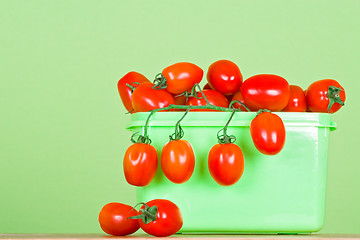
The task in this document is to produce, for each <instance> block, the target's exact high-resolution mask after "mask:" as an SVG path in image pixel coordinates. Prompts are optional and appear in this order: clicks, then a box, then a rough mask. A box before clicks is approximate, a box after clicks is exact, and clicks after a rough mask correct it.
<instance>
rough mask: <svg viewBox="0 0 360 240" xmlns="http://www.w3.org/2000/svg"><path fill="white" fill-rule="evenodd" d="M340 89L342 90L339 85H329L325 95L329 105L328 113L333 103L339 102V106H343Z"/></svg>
mask: <svg viewBox="0 0 360 240" xmlns="http://www.w3.org/2000/svg"><path fill="white" fill-rule="evenodd" d="M340 91H343V90H342V89H341V88H340V87H335V86H329V88H328V92H327V95H326V96H327V97H328V98H329V105H328V107H327V111H328V113H329V112H330V109H331V107H332V106H333V105H334V103H339V104H340V105H341V106H344V104H345V103H344V102H343V101H342V100H341V98H340V95H339V94H340Z"/></svg>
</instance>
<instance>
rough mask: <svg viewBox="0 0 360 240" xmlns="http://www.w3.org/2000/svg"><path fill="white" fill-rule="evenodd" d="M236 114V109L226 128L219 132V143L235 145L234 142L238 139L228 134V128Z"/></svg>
mask: <svg viewBox="0 0 360 240" xmlns="http://www.w3.org/2000/svg"><path fill="white" fill-rule="evenodd" d="M235 112H236V110H235V109H234V110H233V112H232V113H231V115H230V118H229V120H228V121H227V123H226V124H225V126H224V127H223V128H222V129H220V130H219V131H218V133H217V138H218V142H219V143H220V144H227V143H233V142H235V141H236V137H235V136H234V135H228V134H227V128H228V126H229V123H230V121H231V119H232V118H233V116H234V114H235ZM221 132H222V134H221V135H220V133H221Z"/></svg>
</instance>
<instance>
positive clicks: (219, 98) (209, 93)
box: [187, 90, 229, 111]
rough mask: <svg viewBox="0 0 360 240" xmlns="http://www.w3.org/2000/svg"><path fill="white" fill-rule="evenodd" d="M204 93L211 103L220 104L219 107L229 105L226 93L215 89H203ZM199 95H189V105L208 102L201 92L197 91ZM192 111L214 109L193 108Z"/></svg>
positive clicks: (199, 104) (200, 104)
mask: <svg viewBox="0 0 360 240" xmlns="http://www.w3.org/2000/svg"><path fill="white" fill-rule="evenodd" d="M203 93H204V95H205V97H206V98H207V100H208V101H209V103H210V104H212V105H215V106H219V107H228V106H229V101H228V100H227V99H226V97H225V96H224V95H222V94H221V93H219V92H218V91H215V90H203ZM197 97H198V98H196V97H189V99H188V102H187V105H189V106H204V105H206V104H207V102H206V100H205V98H203V95H202V94H201V92H198V93H197ZM190 111H214V110H207V109H205V110H202V109H193V110H190Z"/></svg>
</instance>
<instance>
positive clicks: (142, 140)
mask: <svg viewBox="0 0 360 240" xmlns="http://www.w3.org/2000/svg"><path fill="white" fill-rule="evenodd" d="M138 134H139V133H138V132H136V133H134V134H133V135H131V138H130V140H131V142H133V143H145V144H151V139H150V138H149V136H147V135H139V136H138V137H137V139H136V140H135V135H138Z"/></svg>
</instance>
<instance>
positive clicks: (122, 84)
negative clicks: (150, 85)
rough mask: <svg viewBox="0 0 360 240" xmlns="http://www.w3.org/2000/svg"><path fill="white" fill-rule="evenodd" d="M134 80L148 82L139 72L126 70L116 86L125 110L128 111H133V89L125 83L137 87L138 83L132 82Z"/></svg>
mask: <svg viewBox="0 0 360 240" xmlns="http://www.w3.org/2000/svg"><path fill="white" fill-rule="evenodd" d="M134 82H136V83H139V84H141V83H143V82H150V81H149V80H148V79H147V78H146V77H145V76H144V75H142V74H141V73H138V72H128V73H127V74H126V75H125V76H123V77H122V78H121V79H120V80H119V81H118V83H117V88H118V91H119V95H120V98H121V101H122V103H123V104H124V107H125V108H126V110H127V111H128V112H130V113H134V112H135V111H134V109H133V106H132V102H131V94H132V91H133V90H132V89H131V88H130V87H128V86H127V85H126V84H130V85H131V86H133V87H137V86H138V84H134Z"/></svg>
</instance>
